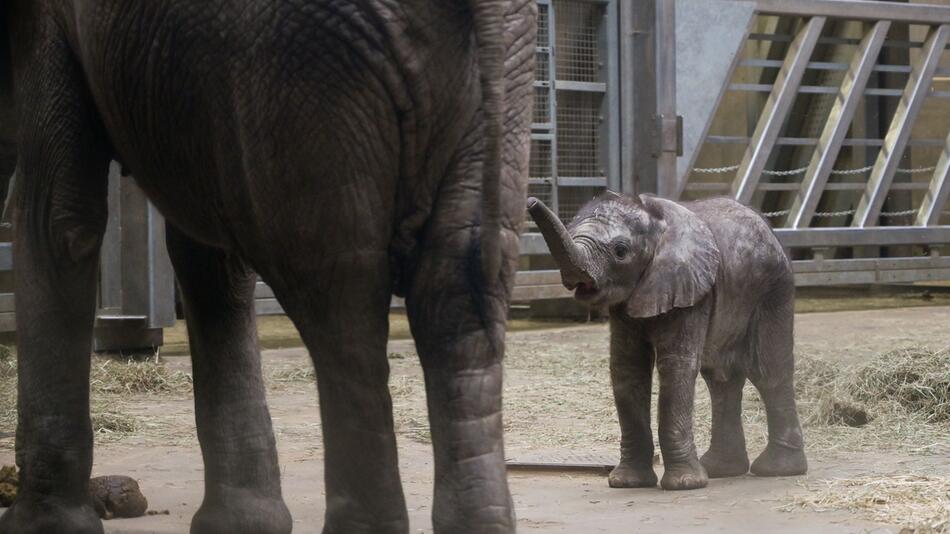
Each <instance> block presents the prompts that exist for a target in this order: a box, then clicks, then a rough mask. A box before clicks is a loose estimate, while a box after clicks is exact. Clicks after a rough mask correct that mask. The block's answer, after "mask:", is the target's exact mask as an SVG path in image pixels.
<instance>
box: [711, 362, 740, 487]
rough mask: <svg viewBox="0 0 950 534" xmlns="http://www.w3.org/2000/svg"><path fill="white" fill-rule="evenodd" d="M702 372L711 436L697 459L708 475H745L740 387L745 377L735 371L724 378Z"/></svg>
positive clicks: (717, 476)
mask: <svg viewBox="0 0 950 534" xmlns="http://www.w3.org/2000/svg"><path fill="white" fill-rule="evenodd" d="M702 374H703V379H705V381H706V386H707V387H708V388H709V396H710V399H711V400H712V438H711V439H710V443H709V450H708V451H706V454H704V455H703V457H702V458H700V462H701V463H702V464H703V467H705V468H706V473H707V474H709V477H710V478H722V477H735V476H739V475H744V474H746V473H748V472H749V455H748V453H747V452H746V448H745V434H744V433H743V431H742V388H743V387H744V386H745V380H746V377H745V375H744V374H740V373H737V374H733V375H731V376H729V377H727V378H725V380H723V379H722V378H721V377H718V376H715V374H714V373H712V372H707V371H706V370H703V372H702Z"/></svg>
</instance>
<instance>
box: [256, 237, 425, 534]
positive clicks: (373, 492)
mask: <svg viewBox="0 0 950 534" xmlns="http://www.w3.org/2000/svg"><path fill="white" fill-rule="evenodd" d="M270 278H271V279H273V280H275V281H277V283H275V282H272V281H271V279H268V282H269V283H271V287H273V288H274V291H275V293H276V294H277V296H278V298H279V299H280V302H281V304H282V305H283V307H284V309H285V310H286V311H287V313H288V315H289V316H290V318H291V319H292V320H293V322H294V324H295V325H296V326H297V329H298V330H299V331H300V336H301V337H302V339H303V341H304V343H305V344H306V346H307V348H308V350H309V351H310V357H311V359H312V360H313V364H314V368H315V370H316V374H317V390H318V393H319V399H320V418H321V422H322V425H323V442H324V448H325V451H326V452H325V459H324V466H325V468H324V480H325V487H326V520H325V523H324V527H323V532H324V533H325V534H331V533H338V532H340V533H344V532H345V533H363V532H365V533H370V532H372V533H387V534H388V533H394V534H395V533H405V532H408V531H409V519H408V513H407V511H406V501H405V497H404V494H403V490H402V483H401V481H400V478H399V467H398V462H397V453H396V435H395V429H394V426H393V406H392V398H391V396H390V392H389V360H388V359H387V356H386V342H387V338H388V334H389V304H390V275H389V258H388V255H387V254H386V252H385V251H376V250H372V251H363V250H350V251H344V252H338V253H336V254H335V255H332V256H327V257H323V258H321V259H319V260H316V261H315V262H313V265H305V266H301V264H299V263H298V266H297V267H293V268H290V269H287V270H285V271H284V272H283V276H282V277H280V276H275V277H270ZM282 279H289V280H295V281H304V280H307V281H310V282H309V283H306V284H303V285H288V284H286V283H283V282H280V280H282Z"/></svg>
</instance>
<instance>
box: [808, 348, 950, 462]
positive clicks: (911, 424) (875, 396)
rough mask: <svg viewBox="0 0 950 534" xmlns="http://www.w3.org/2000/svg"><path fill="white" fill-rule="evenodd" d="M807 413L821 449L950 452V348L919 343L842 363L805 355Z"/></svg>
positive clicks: (814, 445)
mask: <svg viewBox="0 0 950 534" xmlns="http://www.w3.org/2000/svg"><path fill="white" fill-rule="evenodd" d="M795 376H796V391H797V394H798V403H799V412H800V415H801V417H802V422H803V424H804V426H805V432H806V438H808V441H807V443H806V445H807V446H808V447H809V448H810V449H812V450H814V449H839V450H850V451H854V450H894V449H897V450H904V451H907V452H915V453H918V452H933V453H940V452H948V451H950V440H948V438H947V436H948V435H950V352H948V351H947V349H946V348H944V349H940V350H931V349H927V348H921V347H914V348H906V349H901V350H894V351H888V352H885V353H883V354H881V355H880V356H878V357H877V358H874V359H872V360H870V361H868V362H867V363H866V364H863V365H859V366H856V367H853V368H844V369H837V368H835V367H834V366H833V365H831V364H828V363H826V362H821V361H818V360H814V359H810V358H808V357H800V358H799V359H798V364H797V367H796V373H795Z"/></svg>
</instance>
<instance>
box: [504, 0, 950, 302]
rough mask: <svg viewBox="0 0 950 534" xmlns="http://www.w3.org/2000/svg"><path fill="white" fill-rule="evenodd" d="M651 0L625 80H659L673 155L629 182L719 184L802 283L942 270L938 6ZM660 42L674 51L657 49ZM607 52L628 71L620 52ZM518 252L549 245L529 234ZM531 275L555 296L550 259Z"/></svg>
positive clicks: (558, 293) (669, 193)
mask: <svg viewBox="0 0 950 534" xmlns="http://www.w3.org/2000/svg"><path fill="white" fill-rule="evenodd" d="M655 8H656V9H655V17H656V18H655V22H654V26H653V29H654V32H655V35H654V37H653V43H654V45H656V46H657V48H656V51H657V52H656V53H657V55H656V58H655V61H654V66H655V70H654V71H653V72H652V73H651V72H646V73H644V72H643V71H637V74H639V76H640V83H638V84H637V85H636V89H637V90H638V91H642V90H643V88H644V87H650V86H655V87H656V92H657V95H659V98H658V99H657V101H654V105H655V106H656V107H655V108H654V110H653V116H654V117H660V118H661V120H660V121H657V122H659V123H660V124H659V125H658V126H657V129H656V130H654V137H657V138H660V139H661V144H663V143H665V142H666V141H665V138H667V137H669V134H668V133H666V132H664V130H663V129H662V128H663V126H664V123H667V122H669V121H668V119H669V117H670V116H671V115H670V111H671V110H670V108H669V101H670V100H672V101H674V102H676V104H677V106H676V108H674V109H673V110H672V112H673V114H674V115H675V113H676V112H679V113H682V114H683V115H684V116H685V130H686V131H685V137H686V139H685V145H686V151H685V154H684V156H683V157H680V158H678V160H679V161H678V162H677V164H676V165H673V166H670V165H668V164H667V165H664V164H663V162H662V158H664V157H669V152H670V151H669V150H662V149H661V150H657V149H654V150H653V153H652V159H653V161H652V162H650V161H644V158H642V157H641V158H640V159H639V161H634V162H633V165H632V168H633V170H634V173H636V172H638V170H639V168H641V167H643V166H644V165H653V168H654V169H656V171H655V172H656V175H657V176H658V179H657V183H656V185H655V186H654V187H651V184H649V183H644V182H643V181H639V182H638V183H636V184H634V187H636V186H639V188H638V190H639V191H644V190H645V191H653V192H659V193H660V194H661V196H665V197H668V198H672V199H675V200H695V199H701V198H707V197H710V196H723V195H725V196H729V197H732V198H734V199H736V200H738V201H739V202H741V203H743V204H746V205H750V206H752V207H755V208H757V209H759V210H760V211H761V212H763V213H764V215H765V216H766V217H768V218H769V220H770V222H771V223H772V224H773V226H774V227H775V229H776V230H775V232H776V234H777V235H778V237H779V239H780V241H781V242H782V243H783V245H784V246H785V247H786V248H788V249H789V251H790V253H791V255H792V259H793V267H794V270H795V278H796V283H797V284H798V285H800V286H808V285H830V284H869V283H908V282H916V281H924V280H946V279H950V258H948V257H944V256H942V255H941V253H942V252H945V251H946V249H947V246H948V245H950V226H946V223H947V221H948V219H947V216H946V213H945V211H944V210H945V209H946V202H947V197H948V196H950V183H948V175H950V136H948V130H950V100H948V99H950V64H948V62H947V59H948V58H947V57H946V56H947V54H945V51H946V47H947V41H948V37H950V7H947V6H940V5H922V4H900V3H890V2H871V1H860V0H757V1H743V0H706V1H703V0H695V1H693V0H677V1H675V2H674V1H673V0H657V1H656V2H655ZM716 12H722V13H725V15H721V14H719V13H716ZM635 15H636V14H633V13H631V14H630V16H635ZM737 22H740V23H739V24H737ZM633 24H634V25H636V24H637V23H636V22H634V23H633ZM640 24H641V27H642V22H641V23H640ZM737 27H738V28H742V30H740V31H739V32H737V33H736V38H735V42H734V44H732V42H731V41H730V38H731V36H730V31H735V29H734V28H737ZM671 33H674V34H676V35H675V37H671V36H670V34H671ZM625 35H626V34H625ZM704 39H705V42H704ZM671 42H675V43H676V46H675V48H676V54H675V55H673V57H672V58H671V57H669V54H666V53H665V52H664V50H663V49H664V47H666V48H668V47H669V43H671ZM657 43H662V44H657ZM723 43H725V44H723ZM730 47H731V48H730ZM620 48H621V50H623V49H624V48H623V46H621V47H620ZM697 50H698V51H697ZM710 54H718V55H719V56H723V58H720V59H725V63H724V67H725V68H723V69H721V71H722V72H721V73H718V78H717V77H716V76H710V75H709V74H710V72H709V71H708V69H707V71H706V72H700V73H699V74H696V73H694V72H692V71H693V70H694V69H695V70H696V71H702V65H700V62H702V61H705V62H709V61H715V60H716V59H717V58H715V57H714V58H710V57H709V55H710ZM620 63H621V69H634V68H635V67H632V66H631V65H630V63H631V61H628V59H626V58H625V56H624V55H623V54H621V61H620ZM673 73H675V75H674V74H673ZM712 74H717V73H712ZM644 75H649V76H651V77H652V80H654V82H655V84H651V83H644V82H643V79H642V78H643V76H644ZM627 78H628V76H626V75H623V74H622V75H621V79H622V80H626V79H627ZM716 82H719V83H717V85H719V86H720V89H719V90H718V91H713V92H710V91H708V89H709V85H710V83H716ZM677 86H678V87H677ZM622 89H623V88H622ZM677 89H678V90H679V92H678V93H677ZM697 89H700V90H701V91H704V92H706V93H712V95H711V96H709V97H706V98H707V100H708V102H703V101H702V100H701V98H696V97H694V96H692V95H690V94H684V93H685V92H694V91H697ZM671 94H672V95H674V96H672V97H671V96H670V95H671ZM664 99H665V100H666V102H665V103H664V102H663V100H664ZM664 105H665V106H666V108H665V109H664V107H663V106H664ZM704 106H705V107H704ZM621 108H622V109H621V111H624V109H627V110H629V109H634V108H632V107H631V106H627V107H626V108H625V107H624V106H621ZM677 108H678V109H677ZM634 115H636V110H635V109H634V111H633V112H632V113H624V114H623V116H622V120H623V121H624V122H626V121H628V120H631V116H634ZM664 119H666V120H664ZM641 122H649V121H641ZM622 131H623V132H627V131H628V130H627V128H625V127H624V128H622ZM626 141H627V139H624V141H623V145H624V147H626V146H627V142H626ZM673 143H674V144H679V145H682V144H683V143H684V140H683V139H678V140H675V141H674V142H673ZM640 144H643V143H640ZM640 175H641V176H649V174H648V173H647V172H640ZM621 185H622V186H624V185H627V184H625V183H623V181H621ZM623 189H625V190H626V191H633V190H634V189H632V188H630V187H629V186H628V187H626V188H623ZM522 249H523V252H524V253H525V254H526V255H545V254H547V249H546V246H545V245H544V242H543V240H542V239H541V237H540V235H538V234H535V233H528V234H526V235H525V236H524V237H523V239H522ZM532 280H533V281H536V282H539V283H538V285H537V286H535V287H534V288H533V290H532V294H533V295H534V296H535V297H536V298H556V297H563V296H567V295H568V292H566V291H565V290H564V289H563V288H562V287H561V286H560V278H559V276H558V273H557V272H556V271H554V270H547V271H546V272H545V271H535V272H534V274H533V278H532Z"/></svg>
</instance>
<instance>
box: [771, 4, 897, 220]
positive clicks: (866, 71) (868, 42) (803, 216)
mask: <svg viewBox="0 0 950 534" xmlns="http://www.w3.org/2000/svg"><path fill="white" fill-rule="evenodd" d="M890 28H891V23H890V22H888V21H886V20H882V21H880V22H878V23H876V24H875V25H874V27H873V28H872V29H871V31H869V32H868V34H867V35H866V36H865V37H864V39H863V40H862V42H861V46H860V48H859V49H858V51H857V53H856V54H855V56H854V59H853V60H852V61H851V67H850V68H849V69H848V71H847V72H846V73H845V76H844V80H842V82H841V88H840V92H839V93H838V98H837V99H836V100H835V103H834V106H833V107H832V109H831V113H830V114H829V116H828V120H827V121H826V122H825V129H824V130H823V131H822V133H821V138H820V140H819V141H818V148H817V149H816V150H815V152H814V153H813V155H812V159H811V163H809V165H808V170H807V171H806V172H805V178H804V180H802V185H801V189H800V190H799V192H798V195H797V196H796V197H795V200H794V201H792V207H791V212H790V214H789V216H788V218H787V219H786V223H785V226H786V227H788V228H807V227H808V225H809V224H810V223H811V218H812V215H814V213H815V209H816V208H817V207H818V202H819V201H820V200H821V194H822V192H824V189H825V184H826V183H828V178H829V177H830V176H831V171H832V170H834V165H835V162H836V161H837V160H838V154H839V153H840V151H841V141H843V140H844V138H845V136H847V135H848V129H849V128H850V127H851V121H853V120H854V114H855V112H856V111H857V109H858V103H859V102H860V101H861V93H862V91H863V90H864V88H865V86H866V85H867V83H868V78H870V76H871V68H872V67H873V66H874V63H875V62H876V61H877V57H878V55H879V54H880V53H881V45H882V44H884V38H885V37H887V32H888V30H890Z"/></svg>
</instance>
